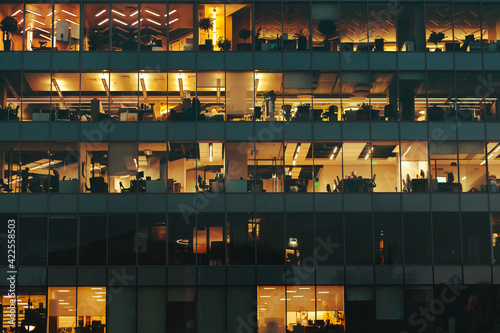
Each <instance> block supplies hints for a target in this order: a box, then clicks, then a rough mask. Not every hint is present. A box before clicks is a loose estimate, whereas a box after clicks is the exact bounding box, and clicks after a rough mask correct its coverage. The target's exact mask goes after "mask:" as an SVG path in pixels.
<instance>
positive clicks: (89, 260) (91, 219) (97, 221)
mask: <svg viewBox="0 0 500 333" xmlns="http://www.w3.org/2000/svg"><path fill="white" fill-rule="evenodd" d="M79 228H80V232H79V237H80V238H79V245H80V249H79V264H80V265H81V266H103V265H106V257H107V255H106V248H107V246H106V241H107V236H106V228H107V218H106V215H80V223H79Z"/></svg>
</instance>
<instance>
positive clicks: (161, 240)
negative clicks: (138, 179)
mask: <svg viewBox="0 0 500 333" xmlns="http://www.w3.org/2000/svg"><path fill="white" fill-rule="evenodd" d="M146 186H147V185H146ZM165 220H166V216H165V214H139V230H138V231H137V236H136V244H137V245H136V246H137V252H138V254H139V265H165V264H166V255H167V252H166V251H167V244H166V242H167V226H166V221H165Z"/></svg>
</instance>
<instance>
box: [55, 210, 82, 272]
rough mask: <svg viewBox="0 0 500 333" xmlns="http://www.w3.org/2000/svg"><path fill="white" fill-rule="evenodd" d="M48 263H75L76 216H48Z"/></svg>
mask: <svg viewBox="0 0 500 333" xmlns="http://www.w3.org/2000/svg"><path fill="white" fill-rule="evenodd" d="M49 265H76V216H57V215H55V216H51V217H50V219H49Z"/></svg>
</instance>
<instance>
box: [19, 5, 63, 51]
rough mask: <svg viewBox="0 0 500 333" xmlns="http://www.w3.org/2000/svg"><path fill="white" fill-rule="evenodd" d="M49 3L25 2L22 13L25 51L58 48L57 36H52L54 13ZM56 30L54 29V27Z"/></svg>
mask: <svg viewBox="0 0 500 333" xmlns="http://www.w3.org/2000/svg"><path fill="white" fill-rule="evenodd" d="M52 14H53V8H52V5H51V4H42V3H29V4H26V12H25V15H24V19H25V20H26V22H25V25H24V26H25V28H24V32H23V35H24V45H25V47H24V49H25V51H52V50H59V48H58V47H60V46H61V45H56V44H57V38H52V36H53V29H52V28H53V20H54V17H53V16H54V15H52ZM54 30H56V29H54Z"/></svg>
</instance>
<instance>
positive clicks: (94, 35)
mask: <svg viewBox="0 0 500 333" xmlns="http://www.w3.org/2000/svg"><path fill="white" fill-rule="evenodd" d="M103 37H104V34H103V32H102V31H101V30H99V29H92V30H90V31H89V32H88V34H87V43H88V44H89V51H98V50H99V47H100V46H101V40H102V38H103Z"/></svg>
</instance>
